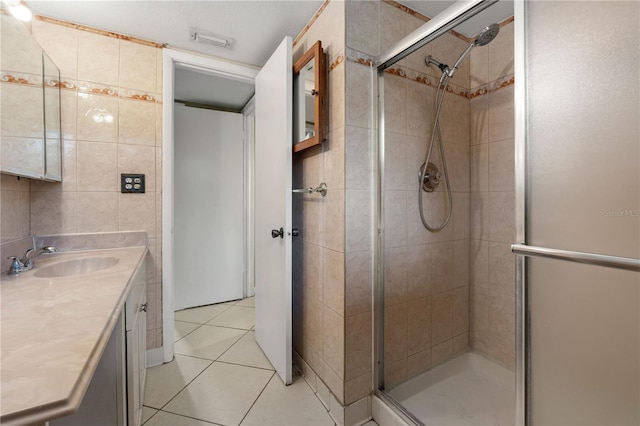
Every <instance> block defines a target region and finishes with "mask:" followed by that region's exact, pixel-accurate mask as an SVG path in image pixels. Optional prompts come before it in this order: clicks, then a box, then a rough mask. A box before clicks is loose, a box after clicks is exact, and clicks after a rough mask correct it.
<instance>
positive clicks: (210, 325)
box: [202, 323, 255, 331]
mask: <svg viewBox="0 0 640 426" xmlns="http://www.w3.org/2000/svg"><path fill="white" fill-rule="evenodd" d="M202 325H206V326H209V327H218V328H228V329H231V330H242V331H251V329H250V328H239V327H229V326H226V325H217V324H208V323H207V324H202ZM252 327H255V325H253V326H252Z"/></svg>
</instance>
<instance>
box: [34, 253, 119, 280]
mask: <svg viewBox="0 0 640 426" xmlns="http://www.w3.org/2000/svg"><path fill="white" fill-rule="evenodd" d="M117 263H118V259H117V258H115V257H84V258H81V259H72V260H67V261H65V262H60V263H54V264H53V265H49V266H45V267H43V268H41V269H37V270H36V272H35V273H34V274H33V275H34V276H36V277H38V278H59V277H71V276H74V275H83V274H90V273H92V272H98V271H102V270H105V269H109V268H112V267H114V266H115V265H116V264H117Z"/></svg>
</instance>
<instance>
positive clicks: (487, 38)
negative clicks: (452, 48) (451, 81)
mask: <svg viewBox="0 0 640 426" xmlns="http://www.w3.org/2000/svg"><path fill="white" fill-rule="evenodd" d="M499 31H500V27H499V26H498V24H491V25H489V26H488V27H485V29H484V30H482V31H480V33H479V34H478V35H477V36H476V39H475V40H474V41H473V42H471V44H470V45H469V47H467V48H466V49H465V51H464V52H462V55H460V57H459V58H458V60H457V61H456V63H455V65H454V66H453V67H452V68H451V69H450V70H449V72H448V75H449V78H453V75H454V74H455V72H456V70H457V69H458V67H459V66H460V64H461V63H462V61H464V58H466V57H467V55H468V54H469V53H470V52H471V51H472V50H473V48H474V47H476V46H486V45H487V44H489V43H491V41H493V39H494V38H496V36H497V35H498V32H499Z"/></svg>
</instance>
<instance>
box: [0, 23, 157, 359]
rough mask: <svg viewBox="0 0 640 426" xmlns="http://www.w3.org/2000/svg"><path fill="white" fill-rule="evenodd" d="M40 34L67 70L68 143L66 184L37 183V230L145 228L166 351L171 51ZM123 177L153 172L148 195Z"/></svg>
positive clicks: (152, 311) (152, 342) (70, 32)
mask: <svg viewBox="0 0 640 426" xmlns="http://www.w3.org/2000/svg"><path fill="white" fill-rule="evenodd" d="M32 31H33V35H34V36H35V37H36V39H37V40H38V41H39V43H40V44H41V45H42V46H43V48H44V50H45V51H46V52H47V53H48V54H49V56H50V57H51V58H52V59H53V61H54V62H55V63H56V64H57V65H58V66H59V67H60V69H61V80H62V83H63V89H62V100H61V103H62V130H63V137H64V142H63V180H62V183H50V182H42V181H32V182H31V188H30V189H31V191H30V202H28V203H27V204H28V205H29V204H30V214H29V208H28V207H27V208H26V211H27V217H30V222H31V225H30V232H31V234H32V235H38V234H40V235H42V234H59V233H86V232H103V231H130V230H142V231H146V232H147V236H148V239H149V251H150V254H149V258H148V262H147V264H148V286H147V292H148V303H149V311H148V316H147V347H148V348H149V349H152V348H156V347H159V346H161V345H162V315H161V312H160V311H161V307H162V303H161V295H162V291H161V287H162V271H161V249H160V248H161V241H162V235H161V226H160V223H161V211H162V205H161V196H160V194H161V191H162V182H161V179H160V178H161V170H162V168H161V167H162V166H161V165H162V149H161V144H162V135H161V133H160V129H161V120H162V115H161V104H160V103H159V102H160V100H161V92H162V73H161V63H162V62H161V61H162V51H161V49H158V48H155V47H150V46H147V45H143V44H138V43H136V42H132V41H127V40H124V39H118V38H114V37H109V36H107V35H102V34H97V33H92V32H88V31H84V30H78V29H75V28H71V27H67V26H63V25H58V24H54V23H49V22H44V21H41V20H34V21H33V25H32ZM120 173H144V174H145V177H146V193H145V194H121V193H120V192H119V181H120ZM3 183H4V178H3ZM4 189H5V185H4V184H3V198H4ZM27 189H28V186H27ZM14 192H15V191H14ZM23 192H24V191H23ZM22 196H24V195H22ZM4 218H5V214H4V212H3V220H4ZM3 237H4V228H3Z"/></svg>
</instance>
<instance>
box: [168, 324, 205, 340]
mask: <svg viewBox="0 0 640 426" xmlns="http://www.w3.org/2000/svg"><path fill="white" fill-rule="evenodd" d="M173 322H174V325H173V327H174V328H175V323H176V322H184V323H187V324H195V323H193V322H188V321H178V320H174V321H173ZM203 325H204V324H199V325H198V326H197V327H196V328H194V329H193V330H191V331H190V332H188V333H187V334H185V335H184V336H182V337H181V338H179V339H178V340H175V341H174V342H173V344H174V345H175V344H176V343H178V342H179V341H180V340H182V339H184V338H185V337H187V336H188V335H190V334H191V333H193V332H194V331H196V330H197V329H199V328H200V327H202V326H203Z"/></svg>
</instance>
